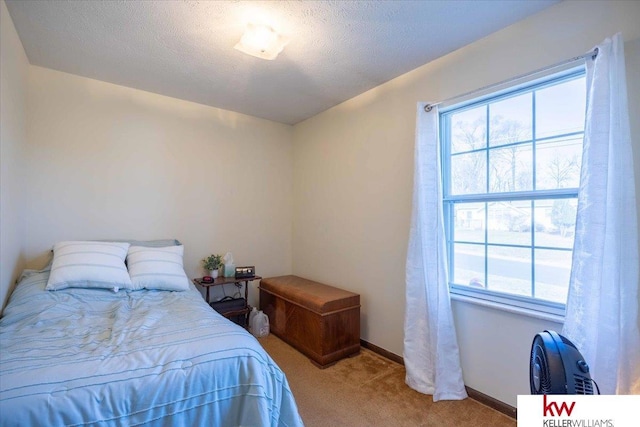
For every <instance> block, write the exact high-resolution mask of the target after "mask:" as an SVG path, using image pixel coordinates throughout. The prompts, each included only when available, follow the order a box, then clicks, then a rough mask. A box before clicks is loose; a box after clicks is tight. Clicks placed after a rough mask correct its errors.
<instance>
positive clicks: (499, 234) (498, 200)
mask: <svg viewBox="0 0 640 427" xmlns="http://www.w3.org/2000/svg"><path fill="white" fill-rule="evenodd" d="M585 102H586V94H585V77H584V71H582V70H580V71H576V70H574V71H572V72H567V73H565V74H564V75H556V76H553V77H550V78H547V79H546V80H543V81H537V82H535V83H531V84H529V85H528V86H525V87H520V88H517V89H515V90H511V91H509V92H506V93H504V92H503V93H501V94H495V95H493V96H491V97H488V98H484V99H481V100H476V101H472V102H470V103H466V104H464V105H462V106H454V107H451V108H447V109H443V110H442V111H441V113H440V129H441V141H442V145H443V146H442V155H443V161H442V165H443V196H444V197H443V198H444V200H443V202H444V213H445V228H446V235H447V253H448V260H449V270H450V281H451V282H450V288H451V291H452V293H453V294H461V295H466V296H470V297H475V298H480V299H483V300H488V301H493V302H498V303H501V304H508V305H510V306H516V307H522V308H527V309H533V310H538V311H543V312H546V313H551V314H559V315H563V314H564V307H565V302H566V299H567V290H568V286H569V274H570V270H571V258H572V249H573V238H574V228H575V220H576V209H577V200H578V185H579V179H580V165H581V158H582V140H583V133H584V112H585Z"/></svg>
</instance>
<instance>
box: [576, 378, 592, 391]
mask: <svg viewBox="0 0 640 427" xmlns="http://www.w3.org/2000/svg"><path fill="white" fill-rule="evenodd" d="M573 380H574V381H575V383H576V394H593V382H592V381H591V379H589V378H585V377H583V376H582V375H576V374H573Z"/></svg>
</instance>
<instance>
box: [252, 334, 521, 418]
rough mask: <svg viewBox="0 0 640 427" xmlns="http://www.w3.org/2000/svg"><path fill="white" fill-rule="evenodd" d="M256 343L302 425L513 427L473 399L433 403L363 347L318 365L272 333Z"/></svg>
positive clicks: (395, 365)
mask: <svg viewBox="0 0 640 427" xmlns="http://www.w3.org/2000/svg"><path fill="white" fill-rule="evenodd" d="M259 341H260V343H261V344H262V346H263V347H264V348H265V349H266V350H267V352H268V353H269V355H271V357H272V358H273V359H274V360H275V361H276V363H277V364H278V365H279V366H280V367H281V368H282V370H283V371H284V372H285V374H286V375H287V379H288V381H289V385H290V386H291V390H292V391H293V395H294V396H295V398H296V402H297V404H298V409H299V410H300V415H301V416H302V419H303V421H304V423H305V425H306V426H308V427H321V426H331V427H336V426H350V427H351V426H451V427H454V426H455V427H458V426H493V427H499V426H510V427H512V426H515V425H516V421H515V420H514V419H512V418H509V417H507V416H506V415H503V414H501V413H499V412H497V411H495V410H493V409H491V408H489V407H486V406H484V405H482V404H480V403H478V402H476V401H475V400H471V399H465V400H463V401H445V402H436V403H433V400H432V398H431V396H427V395H424V394H421V393H418V392H416V391H414V390H412V389H410V388H409V387H408V386H407V385H405V383H404V376H405V371H404V366H402V365H400V364H398V363H395V362H392V361H390V360H388V359H386V358H384V357H381V356H379V355H377V354H376V353H373V352H371V351H369V350H367V349H362V350H361V352H360V354H359V355H358V356H355V357H351V358H347V359H343V360H341V361H340V362H338V363H337V364H335V365H333V366H331V367H329V368H326V369H318V368H317V367H315V366H314V365H313V364H312V363H311V362H310V361H309V359H307V358H306V357H305V356H304V355H303V354H301V353H299V352H298V351H296V350H295V349H293V348H292V347H290V346H289V345H287V344H286V343H284V342H283V341H281V340H280V339H278V338H277V337H276V336H274V335H273V334H271V335H269V336H267V337H265V338H261V339H260V340H259Z"/></svg>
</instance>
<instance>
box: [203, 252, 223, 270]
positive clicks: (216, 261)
mask: <svg viewBox="0 0 640 427" xmlns="http://www.w3.org/2000/svg"><path fill="white" fill-rule="evenodd" d="M202 264H204V268H205V270H217V269H219V268H220V266H221V265H222V255H216V254H211V255H209V256H208V257H206V258H204V259H203V260H202Z"/></svg>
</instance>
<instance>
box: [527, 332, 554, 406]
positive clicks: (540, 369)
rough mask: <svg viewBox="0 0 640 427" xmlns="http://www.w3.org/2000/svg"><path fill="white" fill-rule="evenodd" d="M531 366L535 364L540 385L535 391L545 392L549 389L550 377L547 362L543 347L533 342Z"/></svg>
mask: <svg viewBox="0 0 640 427" xmlns="http://www.w3.org/2000/svg"><path fill="white" fill-rule="evenodd" d="M531 359H532V362H533V364H532V366H536V368H537V369H536V373H537V374H538V375H539V381H540V385H539V388H538V389H537V390H536V393H540V394H547V393H549V392H550V391H551V378H550V375H549V363H548V361H547V358H546V356H545V353H544V348H543V347H542V346H541V345H540V344H539V343H535V345H534V351H533V352H532V355H531Z"/></svg>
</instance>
